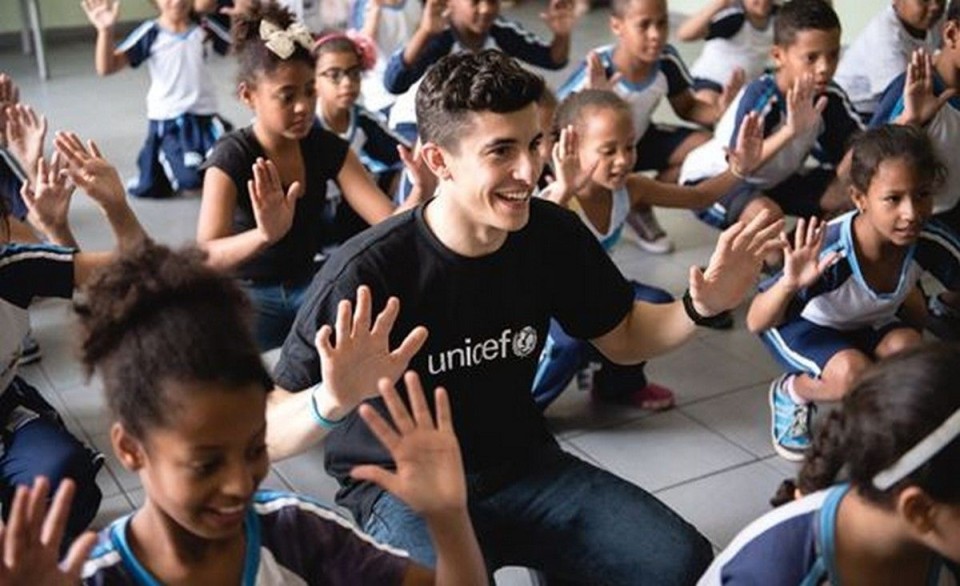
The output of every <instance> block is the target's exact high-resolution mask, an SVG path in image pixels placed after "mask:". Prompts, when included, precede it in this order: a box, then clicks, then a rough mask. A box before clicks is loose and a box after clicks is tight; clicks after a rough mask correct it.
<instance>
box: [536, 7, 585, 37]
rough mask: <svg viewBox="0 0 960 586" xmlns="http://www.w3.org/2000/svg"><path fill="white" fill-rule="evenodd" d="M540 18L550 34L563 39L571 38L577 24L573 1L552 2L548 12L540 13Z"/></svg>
mask: <svg viewBox="0 0 960 586" xmlns="http://www.w3.org/2000/svg"><path fill="white" fill-rule="evenodd" d="M540 18H541V19H543V22H545V23H546V24H547V28H549V29H550V32H552V33H553V34H554V35H556V36H561V37H562V36H569V35H570V33H571V32H573V25H574V24H576V22H577V15H576V12H575V11H574V7H573V2H572V0H550V3H549V4H548V5H547V10H546V11H545V12H541V13H540Z"/></svg>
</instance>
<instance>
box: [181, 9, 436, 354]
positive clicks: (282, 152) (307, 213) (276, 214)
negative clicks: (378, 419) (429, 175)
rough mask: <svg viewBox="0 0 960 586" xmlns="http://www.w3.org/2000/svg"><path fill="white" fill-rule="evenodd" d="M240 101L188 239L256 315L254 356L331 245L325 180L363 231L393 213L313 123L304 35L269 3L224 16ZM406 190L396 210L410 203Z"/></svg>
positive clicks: (287, 319) (311, 64) (281, 324)
mask: <svg viewBox="0 0 960 586" xmlns="http://www.w3.org/2000/svg"><path fill="white" fill-rule="evenodd" d="M234 39H235V41H234V49H235V52H236V54H237V58H238V61H239V69H238V72H237V76H238V79H239V84H238V94H239V96H240V99H241V100H243V102H244V103H245V104H246V105H247V106H248V107H249V108H250V109H251V110H252V111H253V113H254V114H255V117H256V118H255V120H254V122H253V124H251V125H250V126H247V127H244V128H240V129H238V130H236V131H233V132H231V133H229V134H227V135H226V136H224V137H223V139H222V140H221V141H220V142H218V143H217V145H216V147H215V148H214V150H213V152H212V153H211V154H210V157H209V158H208V160H207V161H206V162H205V163H204V169H205V174H204V180H203V199H202V202H201V206H200V217H199V221H198V226H197V241H198V242H199V243H200V245H201V247H203V248H204V249H205V250H206V251H207V253H208V255H209V259H208V262H209V263H210V264H211V266H213V267H216V268H218V269H221V270H229V271H232V272H233V273H234V274H235V275H236V276H237V277H239V278H240V279H241V280H242V281H243V284H244V288H245V290H246V291H247V293H248V294H249V295H250V297H251V299H252V300H253V305H254V308H255V310H256V312H257V322H256V338H257V342H258V343H259V344H260V347H261V348H262V349H264V350H268V349H270V348H274V347H276V346H279V345H280V344H281V343H282V342H283V340H284V338H285V337H286V335H287V332H288V331H289V329H290V325H291V324H292V323H293V318H294V316H295V315H296V312H297V309H298V308H299V306H300V303H301V301H302V297H303V292H304V291H305V290H306V288H307V285H308V284H309V283H310V279H311V278H313V274H314V272H315V271H316V269H317V266H316V264H315V262H314V257H315V256H316V255H317V254H318V253H320V252H321V250H322V249H323V248H324V247H325V246H329V245H331V244H336V243H337V242H338V241H337V240H336V238H334V235H335V225H334V219H333V218H331V217H329V215H327V213H326V212H327V197H326V195H327V182H328V181H330V180H335V181H336V182H337V184H338V186H339V188H340V191H341V193H342V194H343V198H344V200H345V201H346V203H347V204H348V205H349V206H350V207H351V208H352V209H353V210H354V211H355V212H356V213H357V214H358V215H359V216H360V218H362V219H363V220H364V221H366V222H367V223H368V224H376V223H377V222H379V221H380V220H382V219H384V218H386V217H387V216H389V215H390V214H391V213H393V212H394V211H395V209H394V206H393V204H392V203H391V202H390V200H389V199H388V198H387V197H385V196H384V194H383V192H381V191H380V190H379V189H378V188H377V186H376V184H375V183H373V181H372V180H371V178H370V176H369V175H368V173H367V171H366V170H365V169H364V168H363V165H362V164H361V163H360V159H359V158H358V157H357V155H356V154H354V153H353V152H352V151H351V150H350V147H349V144H348V143H347V142H346V141H344V140H342V139H341V138H339V137H338V136H336V135H335V134H333V133H332V132H329V131H327V130H325V129H324V128H323V127H321V126H320V125H317V124H315V123H314V117H315V113H316V104H317V94H316V80H315V71H314V69H315V65H316V59H315V58H314V56H313V53H312V52H311V50H312V49H313V38H312V37H311V36H310V34H309V33H308V32H307V31H306V29H305V28H304V27H303V25H302V24H300V23H298V22H297V21H295V20H294V19H293V15H292V14H291V13H290V11H288V10H287V9H285V8H281V7H280V6H278V5H277V4H276V3H275V2H265V3H263V4H260V5H258V6H255V7H254V8H253V9H252V10H251V12H249V13H245V14H242V15H237V16H235V18H234ZM413 171H414V173H412V174H411V177H412V178H413V179H414V183H415V189H414V192H413V193H412V194H411V197H410V198H408V200H407V202H406V204H405V205H407V206H411V205H415V204H416V203H419V200H420V190H419V188H418V187H417V185H418V181H417V177H418V176H419V175H418V174H417V170H416V169H413Z"/></svg>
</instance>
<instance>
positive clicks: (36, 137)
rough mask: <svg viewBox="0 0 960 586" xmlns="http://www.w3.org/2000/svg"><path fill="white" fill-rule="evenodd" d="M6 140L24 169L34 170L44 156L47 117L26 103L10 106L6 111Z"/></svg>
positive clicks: (8, 147)
mask: <svg viewBox="0 0 960 586" xmlns="http://www.w3.org/2000/svg"><path fill="white" fill-rule="evenodd" d="M4 134H5V136H4V140H5V141H6V145H7V149H9V150H10V152H11V153H12V154H13V156H14V157H15V158H16V159H17V161H19V162H20V165H21V166H23V168H24V169H28V170H32V169H33V168H34V166H35V165H36V164H37V161H38V160H39V159H40V157H42V156H43V143H44V142H45V141H46V138H47V118H46V116H41V115H39V114H37V112H36V110H34V109H33V108H31V107H30V106H27V105H24V104H17V105H15V106H9V107H8V108H7V111H6V128H5V129H4Z"/></svg>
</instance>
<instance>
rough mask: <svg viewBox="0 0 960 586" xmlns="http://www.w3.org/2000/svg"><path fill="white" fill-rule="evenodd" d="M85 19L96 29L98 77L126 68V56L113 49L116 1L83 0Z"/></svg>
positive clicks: (95, 52)
mask: <svg viewBox="0 0 960 586" xmlns="http://www.w3.org/2000/svg"><path fill="white" fill-rule="evenodd" d="M81 6H82V7H83V11H84V13H86V15H87V19H88V20H89V21H90V23H91V24H92V25H93V26H94V27H96V29H97V44H96V49H95V50H94V60H95V61H94V63H95V65H96V68H97V74H98V75H110V74H111V73H114V72H116V71H119V70H121V69H123V68H124V67H126V66H127V64H128V62H127V56H126V55H125V54H124V53H123V52H122V51H117V50H116V49H115V48H114V45H115V44H116V39H115V37H114V28H115V26H116V24H117V17H118V15H119V13H120V2H119V1H118V0H83V2H82V3H81Z"/></svg>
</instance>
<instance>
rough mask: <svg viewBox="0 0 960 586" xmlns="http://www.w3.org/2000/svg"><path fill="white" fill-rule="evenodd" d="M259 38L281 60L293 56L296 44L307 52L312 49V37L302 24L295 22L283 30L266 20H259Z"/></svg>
mask: <svg viewBox="0 0 960 586" xmlns="http://www.w3.org/2000/svg"><path fill="white" fill-rule="evenodd" d="M260 38H261V39H263V41H264V44H266V45H267V48H268V49H270V50H271V51H273V54H274V55H276V56H277V57H279V58H281V59H286V58H287V57H289V56H290V55H293V52H294V50H295V49H296V46H295V45H294V43H298V44H299V45H300V46H301V47H303V48H304V49H306V50H307V51H309V50H310V49H311V47H313V35H311V34H310V31H309V30H307V27H306V26H304V25H303V23H302V22H297V21H294V22H291V23H290V26H288V27H287V28H286V30H284V29H282V28H280V27H279V26H277V25H275V24H273V23H272V22H270V21H268V20H261V21H260Z"/></svg>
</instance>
